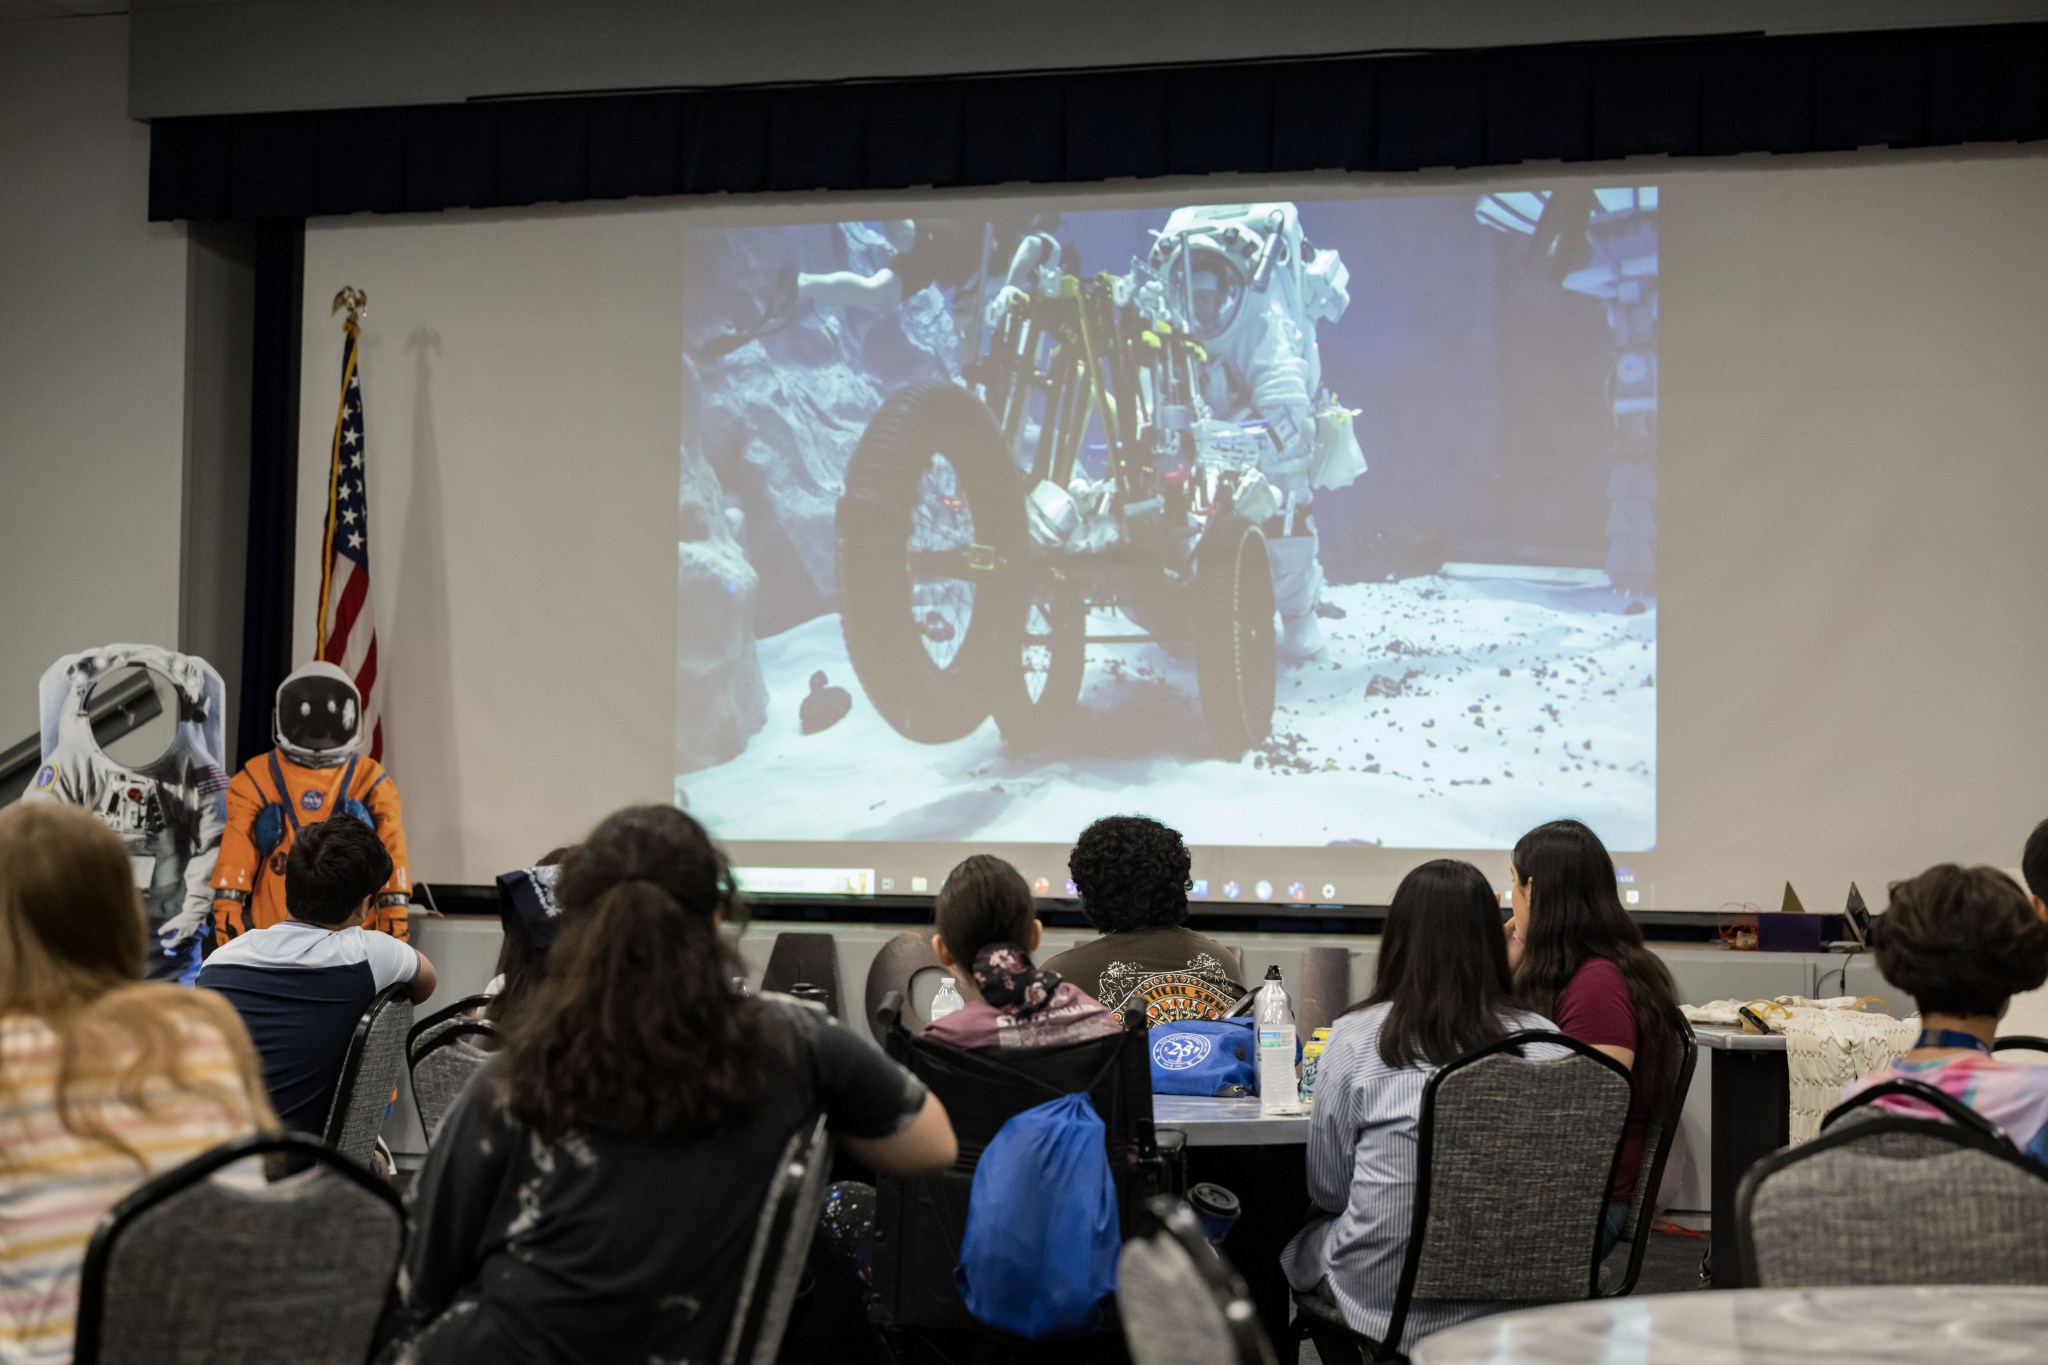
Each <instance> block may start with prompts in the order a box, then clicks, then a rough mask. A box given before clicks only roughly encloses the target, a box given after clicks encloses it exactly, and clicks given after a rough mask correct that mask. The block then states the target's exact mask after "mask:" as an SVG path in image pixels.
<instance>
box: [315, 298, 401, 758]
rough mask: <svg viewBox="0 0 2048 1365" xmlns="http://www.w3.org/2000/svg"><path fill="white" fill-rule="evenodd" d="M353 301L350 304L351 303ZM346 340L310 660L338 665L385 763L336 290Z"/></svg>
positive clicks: (351, 326) (357, 429)
mask: <svg viewBox="0 0 2048 1365" xmlns="http://www.w3.org/2000/svg"><path fill="white" fill-rule="evenodd" d="M352 295H353V297H351V296H352ZM343 301H347V306H348V310H349V312H348V321H347V322H345V323H343V324H342V331H343V332H344V333H345V334H346V339H345V340H344V341H343V342H342V347H341V411H340V412H339V413H338V414H337V415H336V416H335V419H334V455H333V459H332V460H331V461H330V463H329V466H328V472H327V521H326V524H325V526H324V527H323V528H322V530H321V533H320V613H319V615H318V617H316V618H315V619H316V620H317V621H318V622H319V625H318V627H317V629H316V635H315V638H314V643H313V653H314V655H315V657H317V658H320V659H324V660H326V661H327V662H328V663H331V664H338V665H340V667H341V670H342V671H343V672H344V673H346V674H348V675H349V676H350V677H351V678H353V679H355V684H356V691H357V692H359V693H361V694H362V698H363V730H362V732H363V733H365V734H367V735H369V737H370V757H371V758H374V759H378V760H380V761H381V760H382V759H383V757H384V722H383V720H382V719H381V718H380V717H379V716H378V714H377V691H376V688H377V624H376V618H375V616H374V614H373V613H372V612H371V610H370V504H369V501H368V500H367V499H366V498H365V497H364V496H363V485H364V482H365V480H366V478H367V477H368V471H367V469H366V467H365V465H364V462H363V386H362V379H361V376H360V375H358V374H357V372H356V339H357V335H358V327H357V323H356V317H357V314H358V312H359V311H360V309H361V306H362V299H361V295H358V294H355V292H354V291H353V290H343V291H342V297H341V298H340V299H337V300H336V305H337V307H338V306H340V305H341V304H342V302H343Z"/></svg>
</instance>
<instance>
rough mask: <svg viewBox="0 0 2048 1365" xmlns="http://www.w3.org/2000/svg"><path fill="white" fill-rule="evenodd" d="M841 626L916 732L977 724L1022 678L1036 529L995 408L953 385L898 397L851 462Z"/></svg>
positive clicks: (840, 558) (838, 521) (968, 729)
mask: <svg viewBox="0 0 2048 1365" xmlns="http://www.w3.org/2000/svg"><path fill="white" fill-rule="evenodd" d="M835 532H836V541H837V569H838V576H839V612H840V628H841V630H842V631H843V633H844V634H845V637H846V653H847V657H848V658H849V659H850V660H851V661H852V663H853V671H854V673H855V675H856V676H858V677H859V678H860V682H861V686H862V688H863V689H865V690H866V692H867V695H868V700H869V702H871V703H872V704H873V706H874V708H875V710H876V711H878V712H880V713H881V716H882V718H883V719H884V720H886V721H888V722H889V724H890V725H892V726H893V727H895V729H896V731H897V732H898V733H899V734H901V735H903V736H904V737H905V738H908V739H914V740H917V741H919V742H920V743H924V744H943V743H946V742H947V741H949V740H955V739H960V738H962V737H964V736H966V735H968V734H970V733H972V732H973V730H974V728H975V727H976V726H978V725H980V724H981V723H982V721H984V720H986V719H987V718H988V716H989V713H990V711H991V710H992V709H993V706H994V702H995V698H996V696H997V693H998V689H1000V688H1001V687H1004V686H1007V685H1010V684H1011V683H1012V680H1013V679H1014V676H1015V673H1016V669H1017V662H1016V654H1015V650H1016V647H1017V633H1018V621H1019V618H1020V617H1021V615H1022V611H1021V607H1020V604H1019V600H1018V598H1019V591H1018V590H1019V585H1020V582H1021V575H1022V572H1023V554H1024V552H1025V550H1026V537H1027V535H1028V532H1027V531H1026V530H1025V525H1024V493H1023V488H1022V480H1021V479H1020V478H1019V477H1018V474H1017V470H1016V467H1015V465H1013V464H1012V463H1011V461H1010V457H1009V454H1008V452H1007V451H1006V450H1005V449H1004V447H1003V441H1002V436H1001V434H1000V433H999V432H998V431H997V430H996V426H995V422H994V420H993V419H992V418H991V417H990V416H989V414H988V409H987V408H985V407H983V406H982V403H981V401H980V400H979V399H977V398H976V397H974V395H972V394H970V393H969V392H967V391H966V390H965V389H962V388H958V387H956V386H955V385H952V384H916V385H912V386H911V387H909V388H906V389H902V390H900V391H898V392H897V393H895V394H892V395H891V396H890V397H889V399H888V401H887V402H885V403H883V404H882V406H881V408H880V409H879V410H878V411H877V412H876V413H875V415H874V418H873V419H872V420H871V421H870V422H869V423H868V429H867V431H866V432H865V433H864V434H863V435H862V436H861V438H860V444H859V445H858V446H856V447H855V448H854V452H853V458H852V459H850V460H849V461H847V465H846V495H845V496H844V497H842V498H841V499H840V500H839V510H838V515H837V517H836V518H835Z"/></svg>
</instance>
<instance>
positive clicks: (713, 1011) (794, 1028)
mask: <svg viewBox="0 0 2048 1365" xmlns="http://www.w3.org/2000/svg"><path fill="white" fill-rule="evenodd" d="M556 891H557V894H558V896H559V897H560V900H561V907H562V914H561V929H560V933H559V935H558V936H557V937H556V939H555V942H554V944H553V946H552V947H550V948H549V949H548V960H547V970H546V971H545V972H544V973H543V974H542V976H541V978H540V981H539V983H538V984H537V985H536V986H535V988H534V990H533V993H532V995H531V996H530V997H529V998H528V999H527V1001H526V1002H525V1004H524V1005H523V1006H522V1007H521V1008H520V1010H519V1012H518V1014H517V1016H516V1017H514V1018H512V1019H510V1020H509V1021H508V1027H507V1029H506V1035H505V1047H504V1050H503V1051H502V1052H501V1053H500V1054H499V1055H498V1056H497V1057H496V1058H495V1059H494V1060H493V1061H492V1062H491V1063H490V1065H489V1066H488V1067H487V1068H486V1069H485V1070H484V1071H483V1073H482V1074H480V1075H479V1076H478V1077H477V1079H476V1081H475V1082H474V1083H472V1084H471V1085H470V1086H469V1088H468V1089H467V1090H466V1091H464V1092H463V1096H462V1098H461V1099H459V1100H458V1101H456V1105H455V1108H454V1110H453V1111H452V1112H451V1113H450V1114H449V1115H448V1118H447V1121H446V1123H445V1124H444V1126H443V1127H442V1129H441V1131H440V1133H439V1134H438V1135H437V1136H436V1138H435V1140H434V1145H433V1148H432V1150H430V1151H429V1152H428V1154H427V1164H426V1167H425V1168H424V1169H423V1170H422V1171H421V1172H420V1176H419V1183H418V1186H417V1195H416V1200H415V1203H414V1208H413V1227H414V1231H413V1236H412V1237H411V1238H410V1239H409V1241H408V1244H407V1247H406V1264H405V1275H404V1277H403V1279H402V1280H401V1284H403V1285H404V1287H405V1290H404V1292H405V1302H404V1305H403V1315H402V1318H401V1320H400V1322H399V1323H397V1324H394V1325H395V1326H400V1327H401V1328H402V1329H403V1330H404V1333H405V1334H404V1335H401V1336H400V1337H399V1339H398V1340H397V1341H396V1342H395V1343H394V1344H393V1345H392V1347H391V1348H390V1351H389V1354H388V1355H387V1357H386V1359H387V1360H390V1361H394V1362H397V1363H398V1365H437V1363H438V1362H444V1361H445V1362H476V1361H493V1362H499V1365H550V1363H551V1362H556V1361H565V1360H606V1361H612V1360H620V1361H623V1360H636V1361H638V1360H712V1359H715V1358H716V1357H717V1355H718V1350H719V1346H720V1344H721V1343H722V1342H723V1341H724V1340H725V1334H726V1329H727V1327H728V1325H729V1323H730V1320H731V1318H732V1314H733V1310H734V1307H735V1306H736V1304H737V1303H738V1300H739V1294H740V1283H741V1279H742V1277H743V1275H744V1273H745V1271H746V1265H747V1247H748V1244H749V1242H750V1240H751V1239H752V1237H753V1235H754V1224H755V1220H756V1216H757V1214H758V1213H759V1211H760V1207H761V1202H762V1200H763V1199H764V1198H765V1197H766V1196H767V1193H768V1187H769V1182H770V1181H771V1180H772V1179H773V1177H774V1174H775V1170H776V1166H777V1164H778V1163H779V1161H780V1160H781V1153H782V1150H783V1146H784V1144H785V1143H786V1142H787V1141H788V1139H789V1137H790V1136H791V1134H793V1133H795V1132H796V1131H798V1129H800V1128H801V1127H803V1126H804V1125H805V1124H806V1123H807V1121H808V1120H809V1118H810V1116H811V1115H813V1114H815V1113H818V1112H820V1111H822V1112H823V1113H824V1115H825V1118H826V1122H827V1123H828V1124H829V1125H830V1127H831V1128H832V1130H833V1131H834V1132H835V1133H837V1134H838V1137H839V1145H840V1146H841V1148H842V1149H843V1150H845V1151H846V1152H847V1153H848V1154H849V1155H850V1156H852V1157H853V1158H854V1159H855V1160H856V1161H859V1162H862V1163H864V1164H865V1165H867V1166H869V1167H870V1168H872V1169H874V1170H877V1171H882V1172H885V1173H893V1174H905V1175H908V1174H915V1173H917V1172H921V1171H930V1170H937V1169H939V1168H941V1167H944V1166H949V1165H951V1164H952V1162H953V1158H954V1156H955V1143H954V1138H953V1128H952V1124H951V1123H950V1122H949V1121H948V1120H947V1118H946V1111H945V1108H944V1107H943V1106H942V1105H941V1104H940V1103H939V1101H938V1099H937V1098H936V1097H935V1096H933V1095H932V1094H930V1092H928V1091H927V1090H926V1089H925V1087H924V1086H923V1085H922V1084H921V1083H920V1082H919V1081H918V1080H917V1079H916V1078H915V1077H913V1076H912V1075H910V1073H909V1072H907V1071H905V1070H903V1069H902V1068H901V1067H899V1066H897V1065H896V1064H895V1063H894V1062H892V1061H890V1060H889V1059H888V1058H887V1057H884V1056H883V1055H882V1053H881V1050H880V1049H879V1048H877V1047H876V1046H875V1045H874V1044H873V1043H871V1042H869V1041H868V1040H867V1039H866V1038H865V1037H863V1036H861V1035H860V1034H858V1033H855V1032H854V1031H853V1030H851V1029H848V1028H845V1027H842V1026H841V1025H840V1024H838V1023H837V1022H836V1021H835V1020H834V1019H833V1018H832V1016H831V1015H829V1014H826V1013H825V1012H824V1011H823V1010H820V1009H817V1008H815V1007H812V1006H810V1005H806V1004H804V1003H802V1002H800V1001H795V1000H791V999H788V998H787V997H783V996H767V995H762V996H749V995H746V994H743V993H742V992H741V991H739V990H737V989H735V987H734V985H733V982H734V979H735V978H736V977H739V976H740V975H741V974H742V972H743V971H744V968H743V967H742V966H741V963H740V959H739V954H738V953H737V952H735V951H734V949H733V946H732V942H731V940H730V938H729V936H727V935H726V934H725V933H723V932H722V931H721V924H722V923H723V921H724V920H726V919H728V918H731V917H733V916H735V915H736V914H737V913H738V912H739V911H740V909H741V905H740V902H739V899H738V895H737V893H736V891H735V890H734V887H733V883H732V875H731V872H730V870H729V869H728V868H727V866H726V862H725V859H724V857H723V856H722V855H721V854H720V853H719V851H718V850H717V848H716V847H714V846H713V844H712V842H711V840H710V837H709V836H708V835H706V834H705V833H704V830H703V828H702V827H701V826H700V825H698V823H697V822H696V821H695V820H693V819H691V818H690V817H689V816H687V815H685V814H683V813H682V812H681V811H679V810H676V809H674V808H673V807H669V806H635V807H630V808H628V809H626V810H622V811H619V812H618V813H617V814H614V815H612V816H610V817H609V818H607V819H606V820H605V821H604V822H603V823H601V824H600V825H598V827H597V828H596V829H595V830H594V831H592V832H591V835H590V837H589V839H587V840H585V841H584V842H583V843H582V844H579V845H577V846H576V847H574V848H572V849H571V850H570V851H569V853H568V855H567V856H566V857H565V858H564V859H563V861H562V871H561V876H560V878H559V880H558V881H557V884H556Z"/></svg>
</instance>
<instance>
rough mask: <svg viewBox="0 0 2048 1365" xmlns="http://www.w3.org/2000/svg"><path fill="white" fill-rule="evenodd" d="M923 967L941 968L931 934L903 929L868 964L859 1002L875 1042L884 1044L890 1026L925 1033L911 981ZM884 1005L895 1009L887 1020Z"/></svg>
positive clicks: (913, 1033) (915, 1032) (887, 1038)
mask: <svg viewBox="0 0 2048 1365" xmlns="http://www.w3.org/2000/svg"><path fill="white" fill-rule="evenodd" d="M926 968H934V969H940V968H939V955H938V954H937V953H935V952H933V951H932V936H931V935H930V934H928V933H920V932H918V931H917V930H915V929H905V930H904V931H903V932H902V933H900V934H898V935H896V937H894V938H892V939H890V940H889V941H888V942H887V943H885V944H883V945H882V951H881V952H879V953H876V954H875V960H874V961H873V962H870V963H869V964H868V980H867V989H866V992H865V993H864V995H863V1000H862V1003H863V1005H864V1007H865V1009H866V1011H867V1013H866V1016H865V1017H866V1018H867V1021H868V1027H869V1028H870V1029H871V1030H872V1031H873V1032H874V1035H875V1042H876V1044H877V1045H879V1046H884V1047H886V1046H887V1045H888V1042H889V1033H890V1031H891V1030H893V1029H897V1028H901V1029H903V1030H904V1031H906V1032H908V1033H910V1034H911V1035H913V1036H915V1035H917V1034H920V1033H923V1032H924V1026H925V1024H926V1023H928V1022H929V1021H928V1020H926V1019H924V1018H923V1017H922V1016H920V1015H919V1014H918V1013H917V1011H916V1010H915V1009H914V1008H913V1007H912V1006H911V1004H910V983H911V980H912V979H913V978H914V977H916V975H917V974H918V973H919V972H921V971H924V970H925V969H926ZM940 970H943V969H940ZM892 997H893V1003H892ZM885 1007H887V1008H889V1009H893V1010H894V1014H893V1015H892V1016H891V1017H889V1018H887V1019H885V1018H884V1016H883V1011H884V1009H885Z"/></svg>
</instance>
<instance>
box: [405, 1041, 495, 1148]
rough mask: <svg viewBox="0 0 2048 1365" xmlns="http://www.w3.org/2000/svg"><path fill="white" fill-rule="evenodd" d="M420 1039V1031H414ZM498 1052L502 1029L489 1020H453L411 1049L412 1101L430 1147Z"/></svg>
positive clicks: (409, 1064)
mask: <svg viewBox="0 0 2048 1365" xmlns="http://www.w3.org/2000/svg"><path fill="white" fill-rule="evenodd" d="M414 1036H416V1037H417V1036H418V1030H417V1029H415V1030H414ZM497 1050H498V1029H497V1026H496V1025H495V1024H492V1023H490V1022H489V1021H487V1020H463V1019H457V1020H452V1021H450V1022H448V1023H444V1024H441V1025H439V1026H438V1027H436V1028H435V1029H434V1030H433V1031H432V1032H431V1034H429V1035H428V1036H427V1038H426V1041H425V1042H424V1043H421V1044H417V1045H414V1046H412V1047H410V1048H409V1049H408V1052H409V1054H410V1055H409V1057H408V1059H407V1070H408V1071H410V1072H411V1074H412V1102H413V1106H414V1107H415V1108H416V1109H418V1110H419V1111H420V1127H421V1129H423V1130H424V1131H425V1133H426V1135H427V1143H428V1145H429V1146H431V1145H432V1144H433V1141H434V1137H435V1135H436V1134H438V1133H439V1132H440V1131H441V1121H442V1120H443V1119H445V1118H447V1117H448V1111H449V1110H450V1109H452V1108H454V1107H455V1099H456V1096H458V1095H460V1094H461V1093H462V1089H463V1087H464V1086H466V1085H468V1084H469V1082H470V1078H471V1077H473V1076H475V1075H476V1073H477V1072H479V1071H482V1070H483V1069H484V1067H485V1065H487V1064H488V1063H489V1062H490V1060H491V1057H492V1055H493V1054H495V1053H496V1052H497Z"/></svg>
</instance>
